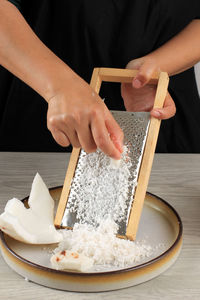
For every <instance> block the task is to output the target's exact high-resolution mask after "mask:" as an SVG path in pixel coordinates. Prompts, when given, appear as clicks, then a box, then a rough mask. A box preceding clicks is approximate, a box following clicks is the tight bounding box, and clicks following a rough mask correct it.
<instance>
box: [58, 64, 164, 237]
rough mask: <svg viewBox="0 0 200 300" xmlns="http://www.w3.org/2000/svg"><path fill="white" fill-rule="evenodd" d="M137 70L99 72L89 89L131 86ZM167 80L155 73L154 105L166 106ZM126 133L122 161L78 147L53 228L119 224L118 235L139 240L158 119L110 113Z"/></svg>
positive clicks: (144, 113) (153, 79) (152, 79)
mask: <svg viewBox="0 0 200 300" xmlns="http://www.w3.org/2000/svg"><path fill="white" fill-rule="evenodd" d="M137 72H138V71H136V70H127V69H125V70H124V69H112V68H95V69H94V71H93V76H92V79H91V86H92V87H93V89H94V90H95V91H96V92H97V93H98V92H99V90H100V87H101V82H102V81H110V82H132V80H133V78H134V77H135V76H136V75H137ZM168 82H169V77H168V75H167V73H166V72H161V73H160V74H155V75H154V76H153V77H152V78H151V80H150V84H157V91H156V95H155V101H154V107H162V106H163V103H164V99H165V97H166V93H167V87H168ZM111 113H112V114H113V117H114V118H115V120H116V121H117V122H118V124H119V126H120V127H121V128H122V130H123V132H124V151H123V153H122V158H121V160H120V161H119V162H118V163H117V164H116V163H115V161H114V160H112V159H111V158H109V157H108V156H107V155H105V154H104V153H103V152H102V151H101V150H97V151H96V152H94V153H90V154H87V153H86V152H85V151H84V150H83V149H77V148H74V149H73V151H72V154H71V157H70V161H69V165H68V170H67V173H66V178H65V182H64V186H63V190H62V193H61V198H60V201H59V204H58V209H57V213H56V217H55V226H56V227H58V228H60V227H62V228H70V229H72V228H73V226H74V224H75V223H87V224H90V225H92V226H95V227H98V225H99V224H100V222H101V221H102V219H108V218H110V219H112V220H113V221H115V223H116V224H117V227H118V229H117V235H118V236H119V237H123V238H128V239H130V240H135V238H136V233H137V229H138V225H139V220H140V216H141V213H142V207H143V203H144V198H145V195H146V189H147V185H148V180H149V176H150V172H151V166H152V162H153V156H154V152H155V147H156V142H157V137H158V133H159V127H160V122H161V121H160V120H158V119H155V118H153V117H150V113H149V112H126V111H112V112H111Z"/></svg>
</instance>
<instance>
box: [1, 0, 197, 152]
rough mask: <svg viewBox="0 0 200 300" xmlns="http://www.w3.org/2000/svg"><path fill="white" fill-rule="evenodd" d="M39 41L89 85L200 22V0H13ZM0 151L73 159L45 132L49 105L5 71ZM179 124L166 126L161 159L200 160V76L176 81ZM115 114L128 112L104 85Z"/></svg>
mask: <svg viewBox="0 0 200 300" xmlns="http://www.w3.org/2000/svg"><path fill="white" fill-rule="evenodd" d="M11 2H13V3H14V2H15V3H14V4H16V5H17V7H18V8H19V9H20V11H21V12H22V14H23V15H24V17H25V19H26V20H27V22H28V23H29V24H30V26H31V27H32V28H33V30H34V31H35V32H36V34H37V35H38V36H39V38H40V39H41V40H42V41H43V42H44V43H45V44H46V45H47V46H48V47H49V48H50V49H51V50H52V51H53V52H55V54H56V55H58V56H59V57H60V58H61V59H62V60H63V61H64V62H66V63H67V64H68V65H69V66H70V67H71V68H72V69H73V70H74V71H75V72H77V73H78V74H79V75H80V76H81V77H83V78H84V79H85V80H86V81H88V82H89V81H90V77H91V75H92V70H93V68H94V67H116V68H124V67H125V66H126V64H127V63H128V62H129V61H130V60H132V59H135V58H138V57H141V56H144V55H146V54H148V53H150V52H152V51H153V50H155V49H157V48H158V47H160V46H161V45H163V44H164V43H165V42H167V41H168V40H169V39H171V38H172V37H173V36H174V35H176V34H177V33H179V32H180V31H181V30H182V29H183V28H184V27H185V26H187V25H188V24H189V23H190V22H191V21H192V20H193V19H195V18H198V17H199V16H200V1H199V0H192V1H191V0H190V1H182V0H174V1H169V0H101V1H94V0H71V1H70V0H67V1H66V0H59V1H53V0H52V1H51V0H42V1H39V0H29V1H25V0H24V1H23V0H21V1H20V0H18V1H17V0H13V1H11ZM0 82H1V86H0V150H1V151H66V150H68V149H66V148H62V147H60V146H59V145H57V144H56V142H55V141H54V140H53V138H52V136H51V133H50V132H49V131H48V129H47V126H46V112H47V103H46V102H45V101H44V100H43V99H42V98H41V97H40V96H39V95H38V94H37V93H36V92H34V91H33V90H32V89H31V88H30V87H28V86H27V85H26V84H24V83H23V82H21V81H20V80H19V79H17V78H16V77H14V76H13V75H12V74H10V73H9V72H8V71H7V70H5V69H3V68H1V69H0ZM169 91H170V93H171V95H172V97H173V99H174V101H175V103H176V107H177V113H176V116H175V117H173V118H171V119H169V120H166V121H162V125H161V129H160V134H159V139H158V144H157V152H200V143H198V139H199V137H200V118H199V113H200V99H199V95H198V91H197V86H196V81H195V75H194V69H193V68H191V69H189V70H187V71H185V72H183V73H181V74H179V75H176V76H173V77H171V79H170V85H169ZM100 94H101V96H102V97H104V98H105V99H106V104H107V106H108V107H109V108H110V109H124V106H123V100H122V98H121V95H120V87H119V85H117V84H103V86H102V89H101V93H100Z"/></svg>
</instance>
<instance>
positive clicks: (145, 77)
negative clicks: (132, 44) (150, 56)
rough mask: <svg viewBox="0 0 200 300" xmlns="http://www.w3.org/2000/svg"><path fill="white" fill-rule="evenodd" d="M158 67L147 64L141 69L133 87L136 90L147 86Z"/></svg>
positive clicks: (150, 63)
mask: <svg viewBox="0 0 200 300" xmlns="http://www.w3.org/2000/svg"><path fill="white" fill-rule="evenodd" d="M155 70H156V67H155V65H154V64H153V62H145V63H144V64H142V65H141V67H140V68H139V71H138V74H137V76H136V77H135V78H134V79H133V82H132V85H133V87H134V88H141V87H143V86H144V85H145V84H147V83H148V82H149V81H150V79H151V77H152V75H153V73H154V72H155Z"/></svg>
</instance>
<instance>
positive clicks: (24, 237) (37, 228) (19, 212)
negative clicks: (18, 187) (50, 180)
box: [0, 173, 63, 244]
mask: <svg viewBox="0 0 200 300" xmlns="http://www.w3.org/2000/svg"><path fill="white" fill-rule="evenodd" d="M28 205H29V208H26V207H25V206H24V204H23V203H22V201H20V200H18V199H17V198H13V199H11V200H9V201H8V202H7V204H6V206H5V209H4V212H3V213H2V214H1V215H0V229H1V230H2V231H4V232H5V233H7V234H8V235H10V236H11V237H13V238H14V239H16V240H19V241H22V242H25V243H29V244H51V243H57V242H60V241H61V240H62V239H63V237H62V235H61V233H59V232H58V231H56V229H55V227H54V218H53V213H54V200H53V199H52V197H51V195H50V193H49V190H48V188H47V186H46V185H45V183H44V181H43V180H42V178H41V176H40V175H39V174H38V173H37V174H36V176H35V178H34V180H33V183H32V188H31V193H30V197H29V199H28Z"/></svg>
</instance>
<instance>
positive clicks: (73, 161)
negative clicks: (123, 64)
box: [54, 68, 169, 240]
mask: <svg viewBox="0 0 200 300" xmlns="http://www.w3.org/2000/svg"><path fill="white" fill-rule="evenodd" d="M137 73H138V71H137V70H130V69H114V68H95V69H94V71H93V74H92V78H91V82H90V85H91V87H92V88H93V89H94V91H95V92H96V93H97V94H98V93H99V91H100V88H101V84H102V81H107V82H121V83H122V82H125V83H131V82H132V80H133V78H134V77H136V75H137ZM168 83H169V77H168V74H167V73H166V72H160V73H159V74H158V73H155V74H153V76H152V77H151V79H150V81H149V83H148V84H155V85H156V84H157V90H156V95H155V100H154V108H162V107H163V104H164V101H165V98H166V95H167V90H168ZM160 123H161V120H159V119H156V118H154V117H150V124H149V129H148V133H147V138H146V143H145V148H144V152H143V156H142V161H141V164H140V170H139V174H138V182H137V186H136V190H135V194H134V199H133V203H132V207H131V212H130V216H129V220H128V225H127V228H126V238H128V239H130V240H135V239H136V233H137V229H138V225H139V221H140V216H141V213H142V208H143V204H144V199H145V195H146V190H147V186H148V181H149V177H150V173H151V168H152V163H153V157H154V153H155V148H156V143H157V138H158V134H159V129H160ZM80 150H81V149H80V148H73V150H72V153H71V156H70V160H69V164H68V169H67V172H66V177H65V181H64V185H63V189H62V193H61V197H60V201H59V204H58V208H57V213H56V217H55V221H54V224H55V226H56V227H57V228H60V227H61V222H62V218H63V215H64V212H65V208H66V205H67V200H68V196H69V192H70V187H71V182H72V179H73V177H74V174H75V170H76V166H77V162H78V159H79V154H80Z"/></svg>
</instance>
